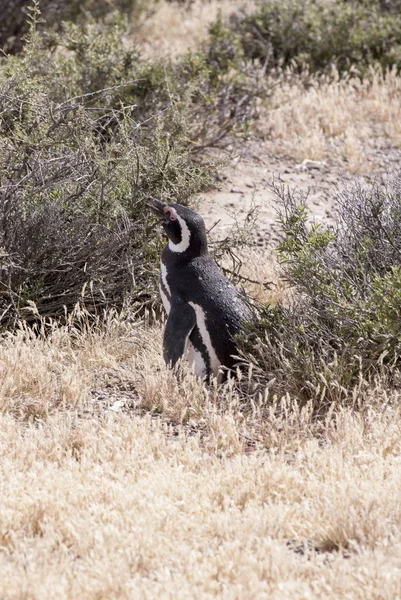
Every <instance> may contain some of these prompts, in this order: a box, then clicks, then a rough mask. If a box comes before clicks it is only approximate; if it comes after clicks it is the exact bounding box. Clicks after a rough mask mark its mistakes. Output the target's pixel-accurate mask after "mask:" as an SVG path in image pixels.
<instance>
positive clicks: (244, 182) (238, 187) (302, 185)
mask: <svg viewBox="0 0 401 600" xmlns="http://www.w3.org/2000/svg"><path fill="white" fill-rule="evenodd" d="M400 161H401V150H396V149H394V148H391V149H389V151H388V152H387V151H383V153H378V155H377V157H376V161H375V165H374V169H373V170H372V173H374V174H363V175H352V174H350V173H349V172H348V171H347V168H346V163H339V162H334V161H333V162H330V161H313V160H304V161H302V162H301V163H297V162H296V161H294V160H291V159H288V158H286V157H283V156H280V155H274V154H273V153H272V151H271V149H270V147H269V144H268V143H267V142H263V141H258V140H252V141H249V142H246V143H241V145H235V146H233V147H232V148H230V155H229V160H228V165H227V167H226V168H225V170H224V171H223V172H222V174H221V176H220V185H219V189H216V190H212V191H210V192H208V193H206V194H204V195H203V196H202V197H201V199H200V203H199V210H200V212H201V213H202V215H203V217H204V219H205V221H206V225H207V227H208V228H211V227H213V229H212V231H211V232H210V236H211V237H212V238H213V239H216V238H221V237H224V235H226V234H227V232H228V231H229V229H230V228H231V227H232V226H233V225H234V224H235V221H236V220H237V221H238V222H239V223H242V222H243V221H244V219H245V217H246V215H247V213H248V211H249V210H250V209H251V207H252V206H256V207H257V212H258V218H257V231H256V232H255V238H256V241H257V243H258V245H267V244H269V242H271V241H272V240H274V238H275V230H276V229H277V225H276V219H277V207H278V203H277V197H276V195H275V193H274V191H273V190H272V189H271V184H272V183H273V182H274V181H277V180H279V179H280V180H281V181H282V182H283V183H284V184H285V185H288V186H289V187H290V188H295V189H297V190H302V191H304V192H308V194H309V196H308V205H309V207H310V210H311V214H312V216H313V218H315V219H317V220H324V221H327V220H331V219H332V218H333V217H334V214H335V194H336V192H338V190H341V189H342V188H344V186H346V185H350V184H352V183H353V182H355V181H360V182H361V183H364V184H367V185H368V184H369V183H370V182H371V181H372V180H373V178H377V177H380V176H384V177H387V176H389V175H391V173H394V172H396V171H397V170H399V165H400Z"/></svg>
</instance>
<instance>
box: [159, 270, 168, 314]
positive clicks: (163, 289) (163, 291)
mask: <svg viewBox="0 0 401 600" xmlns="http://www.w3.org/2000/svg"><path fill="white" fill-rule="evenodd" d="M159 290H160V296H161V299H162V302H163V306H164V310H165V311H166V313H167V314H169V313H170V308H171V303H170V298H171V290H170V286H169V284H168V281H167V267H166V265H165V264H164V263H163V262H161V263H160V284H159Z"/></svg>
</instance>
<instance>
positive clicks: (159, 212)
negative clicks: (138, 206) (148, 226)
mask: <svg viewBox="0 0 401 600" xmlns="http://www.w3.org/2000/svg"><path fill="white" fill-rule="evenodd" d="M146 206H147V207H148V208H150V210H151V211H152V212H153V213H154V214H155V215H156V216H157V217H159V219H160V221H167V217H166V213H165V212H164V208H165V204H163V202H160V200H157V198H148V201H147V202H146Z"/></svg>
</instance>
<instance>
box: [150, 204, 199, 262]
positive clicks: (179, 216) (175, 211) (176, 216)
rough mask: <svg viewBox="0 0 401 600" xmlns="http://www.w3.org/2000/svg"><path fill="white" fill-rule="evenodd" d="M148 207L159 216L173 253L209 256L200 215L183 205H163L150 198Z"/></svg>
mask: <svg viewBox="0 0 401 600" xmlns="http://www.w3.org/2000/svg"><path fill="white" fill-rule="evenodd" d="M148 206H149V208H150V209H151V210H152V211H153V212H154V213H155V214H156V215H157V216H158V218H159V220H160V223H161V225H162V227H163V229H164V231H165V232H166V234H167V237H168V247H169V249H170V250H171V251H172V252H175V253H177V254H184V253H185V254H186V255H188V256H201V255H202V254H207V238H206V227H205V223H204V221H203V219H202V217H201V216H200V215H199V214H198V213H196V212H195V211H194V210H192V209H190V208H188V207H187V206H183V205H182V204H163V203H162V202H160V200H157V199H156V198H149V204H148Z"/></svg>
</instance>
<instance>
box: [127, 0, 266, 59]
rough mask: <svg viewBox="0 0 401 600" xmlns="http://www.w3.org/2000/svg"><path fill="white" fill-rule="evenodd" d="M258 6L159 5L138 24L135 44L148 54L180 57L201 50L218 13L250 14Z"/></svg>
mask: <svg viewBox="0 0 401 600" xmlns="http://www.w3.org/2000/svg"><path fill="white" fill-rule="evenodd" d="M256 4H257V2H256V0H247V1H245V0H231V1H230V0H206V1H205V0H194V1H193V2H191V3H190V4H189V5H187V6H186V5H185V4H181V5H180V4H178V3H174V2H160V3H157V4H156V5H155V7H154V10H153V12H152V14H151V16H148V17H147V18H145V19H144V20H143V22H142V23H141V24H140V25H139V27H138V29H137V32H136V34H135V36H134V41H135V43H136V44H139V46H140V48H141V49H142V51H143V52H144V53H145V54H147V55H152V54H155V53H156V54H169V55H171V56H177V55H179V54H183V53H184V52H186V51H188V50H196V49H197V48H199V47H200V45H201V44H202V42H203V41H204V40H205V39H206V37H207V32H208V28H209V26H210V25H211V24H212V23H213V22H215V21H216V19H217V16H218V15H219V14H221V16H222V17H223V18H226V17H228V16H229V15H230V14H231V13H233V12H234V11H236V10H240V9H242V10H246V11H247V12H248V11H251V10H252V8H253V7H255V6H256Z"/></svg>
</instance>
